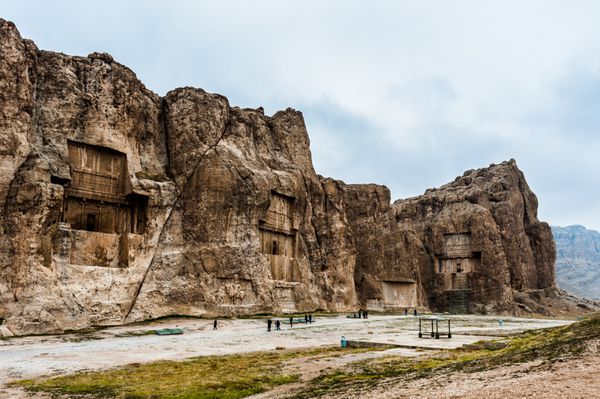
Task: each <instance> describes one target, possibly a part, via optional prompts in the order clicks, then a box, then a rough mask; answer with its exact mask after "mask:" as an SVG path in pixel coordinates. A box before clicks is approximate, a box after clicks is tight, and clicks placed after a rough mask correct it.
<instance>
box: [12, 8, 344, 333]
mask: <svg viewBox="0 0 600 399" xmlns="http://www.w3.org/2000/svg"><path fill="white" fill-rule="evenodd" d="M0 45H1V46H2V53H1V54H0V65H1V66H2V68H1V71H0V73H1V75H0V87H2V90H1V94H0V96H1V97H0V107H1V111H2V112H1V114H0V134H1V135H2V140H1V144H0V145H2V148H0V166H1V180H0V198H1V201H2V205H3V208H2V209H3V212H2V219H1V220H0V222H1V223H0V228H1V229H2V231H1V232H2V235H1V240H2V241H1V243H0V244H1V249H2V253H3V255H2V257H1V260H0V261H1V262H2V263H1V264H0V266H1V268H0V318H1V319H3V320H4V321H5V325H6V328H7V329H8V330H10V331H12V332H13V333H18V334H28V333H46V332H52V331H61V330H64V329H72V328H83V327H87V326H91V325H110V324H120V323H123V322H128V321H135V320H141V319H146V318H154V317H160V316H165V315H170V314H189V315H209V316H212V315H237V314H249V313H256V312H291V311H304V310H314V309H327V310H333V311H336V310H347V309H353V308H354V307H355V305H356V295H355V291H354V279H353V273H354V263H355V256H356V254H355V252H356V251H355V249H354V241H353V239H352V237H351V235H350V231H349V228H348V222H347V220H346V218H345V212H344V205H343V203H342V200H343V196H342V193H341V191H340V192H335V190H331V189H330V188H329V187H328V186H327V184H326V182H323V181H322V179H321V178H320V177H319V176H317V175H316V174H315V172H314V169H313V167H312V161H311V155H310V151H309V140H308V135H307V132H306V127H305V125H304V121H303V118H302V115H301V114H300V113H299V112H296V111H294V110H291V109H288V110H286V111H282V112H278V113H276V114H275V115H273V116H272V117H267V116H265V115H264V114H263V112H262V110H250V109H239V108H235V107H233V108H232V107H231V106H230V105H229V103H228V101H227V99H226V98H224V97H222V96H219V95H214V94H208V93H205V92H204V91H202V90H199V89H192V88H182V89H178V90H174V91H172V92H170V93H168V94H167V96H166V97H164V98H161V97H159V96H157V95H156V94H154V93H152V92H150V91H149V90H147V89H146V88H145V87H144V85H143V84H142V83H141V82H140V81H139V80H138V79H137V78H136V76H135V74H134V73H133V72H132V71H131V70H129V69H128V68H126V67H124V66H122V65H120V64H118V63H117V62H115V61H114V60H113V59H112V57H110V56H109V55H108V54H97V53H94V54H90V55H89V56H88V57H72V56H67V55H64V54H58V53H53V52H46V51H40V50H38V49H37V48H36V47H35V45H34V44H33V43H32V42H30V41H27V40H23V39H21V37H20V36H19V33H18V31H17V30H16V28H15V26H14V25H13V24H12V23H10V22H7V21H4V20H0ZM330 191H333V192H330Z"/></svg>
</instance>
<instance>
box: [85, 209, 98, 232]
mask: <svg viewBox="0 0 600 399" xmlns="http://www.w3.org/2000/svg"><path fill="white" fill-rule="evenodd" d="M85 229H86V230H87V231H96V215H94V214H93V213H88V215H87V222H86V224H85Z"/></svg>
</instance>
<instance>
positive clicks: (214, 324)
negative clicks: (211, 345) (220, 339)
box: [213, 319, 217, 330]
mask: <svg viewBox="0 0 600 399" xmlns="http://www.w3.org/2000/svg"><path fill="white" fill-rule="evenodd" d="M216 329H217V319H215V321H214V322H213V330H216Z"/></svg>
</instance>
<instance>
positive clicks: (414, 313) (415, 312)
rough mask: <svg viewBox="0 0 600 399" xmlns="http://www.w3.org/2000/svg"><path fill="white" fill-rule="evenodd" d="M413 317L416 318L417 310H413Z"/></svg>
mask: <svg viewBox="0 0 600 399" xmlns="http://www.w3.org/2000/svg"><path fill="white" fill-rule="evenodd" d="M413 315H414V316H417V308H415V311H414V312H413Z"/></svg>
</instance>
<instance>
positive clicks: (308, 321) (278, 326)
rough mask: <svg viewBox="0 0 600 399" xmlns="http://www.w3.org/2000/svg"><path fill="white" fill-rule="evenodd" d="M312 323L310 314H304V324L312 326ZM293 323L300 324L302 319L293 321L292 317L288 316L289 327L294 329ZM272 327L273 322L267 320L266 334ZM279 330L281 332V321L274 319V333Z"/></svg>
mask: <svg viewBox="0 0 600 399" xmlns="http://www.w3.org/2000/svg"><path fill="white" fill-rule="evenodd" d="M312 321H313V318H312V314H310V313H306V314H305V315H304V323H305V324H312ZM294 322H296V323H302V319H294V316H290V319H289V323H290V327H294ZM272 326H273V320H271V319H268V320H267V331H268V332H270V331H271V327H272ZM280 330H281V321H280V320H279V319H276V320H275V331H280Z"/></svg>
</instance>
